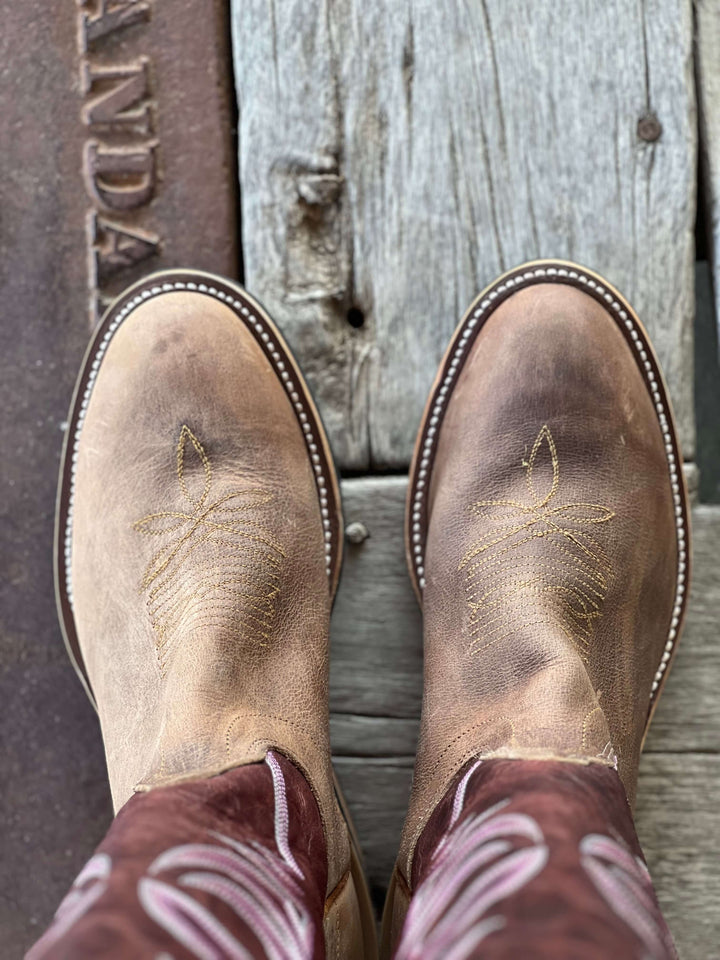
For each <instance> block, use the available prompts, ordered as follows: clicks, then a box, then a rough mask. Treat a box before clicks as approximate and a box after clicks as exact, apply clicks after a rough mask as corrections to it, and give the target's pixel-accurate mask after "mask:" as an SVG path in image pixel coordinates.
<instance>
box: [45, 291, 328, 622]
mask: <svg viewBox="0 0 720 960" xmlns="http://www.w3.org/2000/svg"><path fill="white" fill-rule="evenodd" d="M174 290H191V291H194V292H197V293H203V294H207V295H208V296H211V297H215V299H216V300H222V301H223V302H224V303H226V304H227V305H228V306H230V307H233V308H234V310H235V311H236V313H239V314H241V315H242V316H243V317H244V318H245V320H246V322H247V324H248V326H252V327H254V329H255V331H256V332H257V333H258V335H259V336H260V339H261V340H262V342H263V343H264V344H265V348H266V349H267V350H268V351H269V353H270V357H271V359H272V362H273V364H274V365H275V369H276V370H277V373H278V376H279V377H280V379H281V381H282V383H283V385H284V386H285V389H286V390H287V392H288V396H289V397H290V401H291V403H292V405H293V407H294V408H295V413H296V416H297V418H298V420H299V421H300V426H301V428H302V432H303V437H304V439H305V443H306V445H307V448H308V452H309V454H310V459H311V461H312V465H313V470H314V472H315V484H316V486H317V491H318V496H319V498H320V513H321V515H322V522H323V532H324V537H325V570H326V573H327V575H328V579H329V578H330V577H331V576H332V560H333V542H332V540H333V537H332V529H331V526H330V510H329V507H328V488H329V486H330V485H329V483H328V482H327V478H326V477H325V475H324V473H323V469H322V465H321V463H320V456H319V453H318V440H317V439H316V438H315V437H314V436H313V433H312V428H311V426H310V423H309V418H308V415H307V411H306V410H305V406H304V404H303V401H302V390H301V388H300V387H299V385H298V384H296V383H295V382H294V381H293V378H292V375H291V374H290V373H289V372H288V371H287V369H286V367H285V364H284V363H283V360H282V356H281V354H280V353H279V352H278V350H277V349H276V347H275V344H274V343H272V341H271V340H270V334H269V332H268V331H267V329H266V327H265V324H264V323H263V322H262V321H261V320H260V318H259V317H258V316H256V315H255V314H254V313H252V312H251V311H250V310H249V309H248V308H247V307H246V306H245V305H244V304H243V303H242V302H241V301H240V300H237V299H235V298H234V297H233V296H231V295H230V294H228V293H224V292H223V291H222V290H217V289H216V288H215V287H211V286H208V285H207V284H205V283H191V282H184V281H181V280H174V281H173V282H172V283H169V282H165V283H162V284H158V285H157V286H154V287H150V288H149V289H148V288H146V289H145V290H142V291H141V292H140V293H138V295H137V296H135V297H133V299H132V300H130V301H128V303H126V304H125V306H124V307H123V308H122V310H120V311H119V313H118V314H117V315H116V316H115V317H114V318H113V320H112V323H110V325H109V326H108V329H107V331H106V333H105V335H104V337H103V338H102V340H101V341H100V345H99V347H98V350H97V353H96V354H95V357H94V358H93V361H92V364H91V365H90V373H89V374H88V382H87V386H86V388H85V392H84V394H83V397H82V401H81V404H80V410H79V412H78V417H77V425H76V427H75V434H74V436H73V438H72V449H71V451H70V454H71V460H70V494H69V497H68V513H67V523H66V525H65V541H64V550H65V590H66V593H67V598H68V602H69V604H70V606H71V608H72V607H73V589H72V578H71V560H72V521H73V510H74V505H75V468H76V465H77V462H78V451H79V447H80V432H81V431H82V426H83V423H84V421H85V415H86V413H87V407H88V403H89V402H90V395H91V394H92V389H93V384H94V383H95V378H96V377H97V373H98V369H99V368H100V362H101V361H102V358H103V356H104V355H105V352H106V350H107V348H108V344H109V343H110V341H111V340H112V338H113V335H114V334H115V331H116V330H117V328H118V327H119V326H120V324H121V323H122V322H123V320H126V319H127V317H128V316H129V315H130V314H131V313H132V312H133V310H134V309H135V307H137V306H139V305H140V304H141V303H144V302H145V301H146V300H150V299H152V298H153V297H157V296H159V295H160V294H161V293H171V292H172V291H174Z"/></svg>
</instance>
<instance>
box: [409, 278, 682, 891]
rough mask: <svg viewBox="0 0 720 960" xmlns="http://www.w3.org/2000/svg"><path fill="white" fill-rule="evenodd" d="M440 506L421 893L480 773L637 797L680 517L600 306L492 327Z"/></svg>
mask: <svg viewBox="0 0 720 960" xmlns="http://www.w3.org/2000/svg"><path fill="white" fill-rule="evenodd" d="M428 496H429V499H428V528H427V539H426V546H425V578H426V583H425V588H424V594H423V612H424V631H425V690H424V701H423V716H422V730H421V739H420V746H419V750H418V756H417V763H416V771H415V779H414V785H413V792H412V799H411V804H410V811H409V814H408V818H407V821H406V824H405V830H404V834H403V841H402V848H401V854H400V859H399V866H400V868H401V870H402V871H403V872H404V873H405V876H406V877H409V876H410V866H411V861H412V853H413V849H414V846H415V842H416V840H417V838H418V836H419V834H420V832H421V830H422V828H423V826H424V824H425V823H426V822H427V819H428V817H429V815H430V813H431V812H432V810H433V809H434V807H435V806H436V804H437V803H438V801H439V800H440V798H441V797H442V796H443V794H444V792H445V790H446V789H447V787H448V784H449V783H450V781H451V779H452V777H453V776H454V775H455V774H456V772H457V771H458V770H459V769H460V767H461V766H462V765H463V763H464V762H465V761H466V760H467V759H468V758H469V757H471V756H510V757H536V758H543V757H558V758H562V759H566V760H568V761H575V762H580V763H587V762H597V763H607V764H609V765H613V766H615V765H617V768H618V771H619V773H620V776H621V778H622V780H623V782H624V785H625V789H626V791H627V794H628V796H629V797H630V798H631V799H632V798H633V797H634V794H635V787H636V780H637V766H638V759H639V753H640V749H641V743H642V739H643V734H644V730H645V726H646V721H647V717H648V705H649V700H650V692H651V685H652V682H653V677H654V674H655V672H656V670H657V667H658V664H659V662H660V658H661V656H662V653H663V649H664V645H665V642H666V640H667V634H668V625H669V622H670V618H671V612H672V607H673V600H674V595H675V594H674V591H675V578H676V572H677V546H676V537H675V517H674V510H673V502H672V494H671V489H670V481H669V475H668V466H667V460H666V457H665V447H664V441H663V437H662V433H661V430H660V426H659V424H658V420H657V416H656V413H655V410H654V407H653V403H652V400H651V398H650V395H649V392H648V388H647V385H646V383H645V382H644V379H643V376H642V374H641V373H640V370H639V369H638V366H637V364H636V362H635V359H634V357H633V354H632V351H631V349H630V347H629V345H628V343H627V341H626V339H625V337H624V335H623V333H622V332H621V330H620V329H619V327H618V326H617V324H616V322H615V321H614V320H613V318H612V317H611V316H610V315H609V314H608V313H607V312H606V310H605V309H604V308H603V307H602V306H601V305H600V304H599V303H597V302H596V301H595V300H594V299H592V298H591V297H590V296H588V295H586V294H585V293H583V292H582V291H580V290H577V289H575V288H573V287H570V286H568V285H562V284H552V283H549V284H538V285H533V286H530V287H529V288H526V289H523V290H521V291H519V292H517V293H515V294H513V295H512V296H510V297H509V298H508V299H507V300H506V301H505V302H503V303H502V304H501V305H500V306H499V307H498V308H497V309H496V310H495V312H494V313H492V314H491V316H490V317H489V319H488V320H487V322H486V324H485V326H484V327H483V328H482V330H481V331H480V333H479V335H478V337H477V339H476V341H475V343H474V344H473V346H472V347H471V348H470V354H469V356H468V358H467V360H466V362H465V364H464V366H463V368H462V370H461V372H460V374H459V376H458V378H457V381H456V385H455V387H454V390H453V391H452V394H451V396H450V398H449V401H448V405H447V410H446V413H445V416H444V419H443V420H442V422H441V424H440V426H439V437H438V446H437V453H436V456H435V460H434V465H433V468H432V472H431V476H430V489H429V495H428Z"/></svg>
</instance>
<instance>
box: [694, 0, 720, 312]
mask: <svg viewBox="0 0 720 960" xmlns="http://www.w3.org/2000/svg"><path fill="white" fill-rule="evenodd" d="M695 23H696V30H695V37H696V43H695V63H696V69H695V76H696V79H697V98H698V107H699V110H698V114H699V131H700V162H701V165H702V173H703V177H702V186H703V195H702V196H701V197H700V198H699V200H700V203H702V204H703V206H704V212H705V219H706V224H707V230H708V242H709V253H710V262H711V263H710V265H711V270H712V275H713V287H714V297H715V316H716V317H718V318H720V2H718V0H695Z"/></svg>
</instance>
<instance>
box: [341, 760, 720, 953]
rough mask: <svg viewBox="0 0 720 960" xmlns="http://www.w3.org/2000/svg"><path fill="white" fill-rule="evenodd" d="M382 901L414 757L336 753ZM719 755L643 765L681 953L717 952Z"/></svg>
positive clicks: (651, 857)
mask: <svg viewBox="0 0 720 960" xmlns="http://www.w3.org/2000/svg"><path fill="white" fill-rule="evenodd" d="M335 767H336V769H337V772H338V777H339V779H340V782H341V784H342V786H343V789H344V791H345V792H346V795H347V798H348V802H349V805H350V809H351V812H352V814H353V818H354V820H355V826H356V828H357V830H358V834H359V836H360V842H361V845H362V847H363V852H364V855H365V863H366V869H367V871H368V875H369V879H370V884H371V888H372V890H373V899H374V900H375V902H376V904H381V903H382V897H383V894H384V890H385V888H386V887H387V883H388V880H389V878H390V873H391V871H392V867H393V863H394V860H395V855H396V852H397V848H398V843H399V839H400V831H401V829H402V822H403V818H404V814H405V807H406V804H407V798H408V795H409V790H410V782H411V774H412V767H411V760H410V759H409V758H402V759H400V760H393V759H384V760H383V759H376V758H373V759H365V758H363V759H355V758H348V757H342V758H339V759H337V760H336V761H335ZM719 783H720V757H718V756H710V755H702V754H682V755H678V754H648V755H646V756H644V757H643V759H642V763H641V765H640V783H639V788H638V807H637V818H636V819H637V828H638V834H639V836H640V840H641V843H642V844H643V849H644V851H645V856H646V857H647V861H648V864H649V866H650V871H651V873H652V876H653V881H654V883H655V888H656V890H657V893H658V898H659V900H660V903H661V906H662V908H663V911H664V913H665V917H666V919H667V921H668V923H669V925H670V929H671V930H672V932H673V936H674V937H675V941H676V944H677V946H678V949H679V952H680V957H681V958H682V960H715V958H717V957H718V956H720V950H718V943H720V913H719V912H718V910H717V904H718V902H719V901H720V806H718V802H717V797H718V785H719Z"/></svg>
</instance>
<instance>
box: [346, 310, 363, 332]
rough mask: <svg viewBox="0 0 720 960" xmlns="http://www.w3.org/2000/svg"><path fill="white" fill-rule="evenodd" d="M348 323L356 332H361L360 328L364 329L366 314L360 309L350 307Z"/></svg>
mask: <svg viewBox="0 0 720 960" xmlns="http://www.w3.org/2000/svg"><path fill="white" fill-rule="evenodd" d="M347 322H348V323H349V324H350V326H351V327H354V328H355V329H356V330H359V329H360V327H362V325H363V324H364V323H365V314H364V313H363V312H362V310H361V309H360V307H350V309H349V310H348V312H347Z"/></svg>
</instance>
